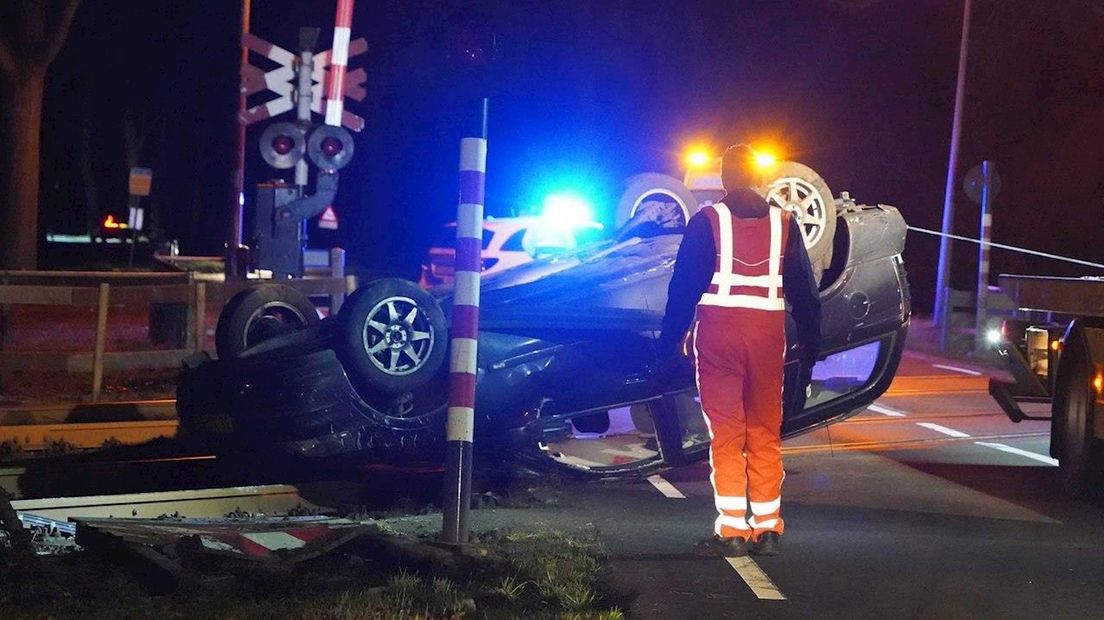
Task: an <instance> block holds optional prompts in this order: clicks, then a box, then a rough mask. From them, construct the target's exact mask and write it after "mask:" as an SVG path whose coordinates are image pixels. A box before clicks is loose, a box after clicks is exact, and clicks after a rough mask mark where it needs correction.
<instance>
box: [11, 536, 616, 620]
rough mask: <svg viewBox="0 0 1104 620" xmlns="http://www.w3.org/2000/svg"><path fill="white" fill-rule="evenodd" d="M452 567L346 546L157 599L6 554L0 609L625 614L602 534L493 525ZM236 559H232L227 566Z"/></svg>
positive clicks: (108, 614) (80, 567) (79, 570)
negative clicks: (412, 564)
mask: <svg viewBox="0 0 1104 620" xmlns="http://www.w3.org/2000/svg"><path fill="white" fill-rule="evenodd" d="M469 551H474V553H466V554H465V555H464V557H465V558H467V559H466V560H465V561H464V562H463V563H461V564H458V565H457V566H462V567H463V568H462V569H460V570H457V566H453V567H452V569H451V570H447V571H435V570H426V569H425V568H424V567H423V569H422V570H421V571H416V570H414V569H413V568H404V567H403V566H401V562H399V563H395V562H394V561H392V560H388V561H385V560H383V559H373V557H370V556H368V555H367V554H363V549H361V550H360V551H359V553H361V555H357V554H358V547H356V546H355V545H352V546H351V548H350V549H349V550H347V551H345V552H342V553H331V554H329V555H328V556H326V557H323V558H321V559H319V560H316V561H313V562H310V563H304V564H299V565H295V566H293V567H292V568H291V569H290V570H284V571H271V570H268V571H265V570H260V569H258V568H257V567H254V566H247V565H243V564H234V565H224V566H221V567H219V568H217V569H216V570H217V571H218V572H213V571H208V572H207V573H205V575H204V577H203V579H197V580H195V582H188V583H185V584H183V585H182V586H181V587H180V588H179V589H178V590H177V591H176V592H175V593H174V594H171V595H167V596H151V595H149V594H148V593H146V592H145V591H143V590H142V589H141V588H140V587H139V586H138V585H137V583H136V581H135V580H134V578H133V576H132V575H129V574H127V573H125V572H124V571H123V570H122V569H120V567H119V566H117V565H115V564H111V563H108V562H106V561H104V560H101V559H99V558H96V557H93V556H89V555H88V554H85V553H75V554H72V555H69V556H62V557H48V558H40V559H39V560H38V561H37V562H33V563H27V562H10V561H8V560H10V558H7V559H5V558H4V556H3V554H2V553H0V618H5V619H8V618H12V619H15V618H82V619H84V618H148V617H156V618H164V619H170V620H171V619H176V618H181V619H184V618H187V619H189V620H190V619H193V618H194V619H205V618H211V619H214V618H219V619H223V618H242V619H248V618H276V617H279V618H302V619H304V620H376V619H388V618H424V619H456V618H492V619H498V618H503V619H505V618H519V617H525V618H527V619H530V618H531V619H534V620H536V619H541V618H572V619H574V618H592V619H601V620H618V619H620V618H622V617H623V614H622V612H621V611H620V609H619V606H623V604H624V600H623V599H621V598H619V596H618V595H617V593H616V592H614V591H613V590H612V589H611V588H610V586H609V585H608V583H609V582H608V580H607V579H606V578H605V575H604V569H603V568H602V559H603V557H604V552H603V550H602V547H601V544H600V543H599V541H598V539H597V538H596V537H594V536H569V535H566V534H563V533H559V532H548V531H545V532H520V531H514V532H495V533H491V534H488V535H484V536H481V537H479V538H478V540H477V541H476V542H475V543H474V544H473V546H472V549H470V550H469ZM230 567H232V568H230Z"/></svg>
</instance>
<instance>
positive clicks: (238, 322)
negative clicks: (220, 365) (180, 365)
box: [215, 284, 319, 360]
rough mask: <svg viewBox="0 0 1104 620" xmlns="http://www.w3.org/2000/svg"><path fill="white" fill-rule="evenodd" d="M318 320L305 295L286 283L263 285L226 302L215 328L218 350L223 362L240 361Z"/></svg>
mask: <svg viewBox="0 0 1104 620" xmlns="http://www.w3.org/2000/svg"><path fill="white" fill-rule="evenodd" d="M318 321H319V319H318V311H317V310H316V309H315V307H314V303H312V302H311V300H310V299H309V298H308V297H307V296H306V295H304V294H303V293H301V292H299V291H298V290H296V289H293V288H291V287H290V286H284V285H282V284H262V285H261V286H258V287H255V288H250V289H246V290H244V291H241V292H239V293H238V294H236V295H234V296H233V297H231V298H230V301H228V302H226V306H225V307H223V309H222V313H221V314H219V319H218V326H217V327H216V328H215V351H216V352H217V353H218V356H219V359H224V360H225V359H236V358H239V357H241V355H242V353H244V352H245V351H246V350H247V349H249V348H251V347H253V346H255V345H257V344H260V343H261V342H264V341H265V340H269V339H271V338H274V337H276V336H279V335H281V334H286V333H288V332H293V331H296V330H298V329H301V328H303V327H309V326H311V325H314V324H316V323H318Z"/></svg>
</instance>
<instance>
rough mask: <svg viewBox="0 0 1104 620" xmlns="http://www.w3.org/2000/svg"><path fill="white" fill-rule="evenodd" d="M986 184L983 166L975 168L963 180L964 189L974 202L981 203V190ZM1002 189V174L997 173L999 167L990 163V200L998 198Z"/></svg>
mask: <svg viewBox="0 0 1104 620" xmlns="http://www.w3.org/2000/svg"><path fill="white" fill-rule="evenodd" d="M984 184H985V177H984V174H983V172H982V169H981V165H980V164H979V165H977V166H974V167H973V168H971V169H970V171H969V172H967V173H966V178H964V179H962V189H963V190H964V191H965V192H966V195H967V196H968V197H969V198H970V200H973V201H974V202H976V203H978V204H980V203H981V188H982V185H984ZM1000 189H1001V178H1000V174H999V173H997V166H996V164H994V163H993V162H989V200H992V199H994V198H996V197H997V194H998V193H1000Z"/></svg>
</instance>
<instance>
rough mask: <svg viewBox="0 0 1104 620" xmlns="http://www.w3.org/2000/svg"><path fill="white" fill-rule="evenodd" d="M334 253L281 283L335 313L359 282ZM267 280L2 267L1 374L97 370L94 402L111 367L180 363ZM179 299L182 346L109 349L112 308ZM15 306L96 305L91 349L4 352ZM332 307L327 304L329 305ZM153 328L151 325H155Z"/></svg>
mask: <svg viewBox="0 0 1104 620" xmlns="http://www.w3.org/2000/svg"><path fill="white" fill-rule="evenodd" d="M337 252H340V250H338V251H335V255H334V257H333V260H332V263H331V269H330V274H329V275H327V276H324V277H316V278H309V279H300V280H287V281H280V283H281V284H285V285H287V286H291V287H293V288H296V289H298V290H299V291H300V292H302V293H304V294H306V295H307V296H309V297H326V298H328V305H329V308H330V311H331V312H334V313H336V312H337V310H338V309H340V307H341V304H342V302H343V301H344V298H345V295H346V294H347V293H348V292H351V290H352V289H353V288H355V281H354V280H353V279H352V278H346V277H345V274H344V253H343V252H342V253H340V254H337ZM262 282H263V281H258V280H228V281H224V282H217V281H213V282H203V281H196V280H195V279H194V278H192V277H191V276H190V274H186V273H115V272H27V271H22V272H0V376H3V375H5V374H6V373H9V372H11V371H20V370H23V371H27V370H48V371H63V372H68V373H89V372H90V373H92V402H96V401H98V400H99V398H100V393H101V391H102V389H103V374H104V371H116V370H135V369H153V368H175V367H177V366H179V365H180V363H181V361H182V360H183V359H184V358H186V357H188V356H189V355H192V354H194V353H197V352H199V351H203V350H204V348H205V343H206V335H207V333H206V329H207V310H208V308H209V307H211V306H213V307H214V308H217V309H221V308H222V306H223V304H224V303H225V302H226V301H227V300H228V299H230V298H231V297H233V296H234V295H235V294H236V293H238V292H239V291H241V290H244V289H246V288H249V287H252V286H257V285H258V284H261V283H262ZM156 304H178V305H180V306H183V307H186V308H187V312H186V327H185V333H186V334H187V338H186V339H185V342H184V347H183V348H175V349H157V350H154V349H150V350H140V351H125V352H122V351H120V352H114V351H112V352H108V351H105V350H104V349H105V346H106V343H107V331H108V314H109V312H110V309H111V307H112V306H115V307H118V306H150V307H152V306H154V305H156ZM11 305H37V306H68V307H89V306H91V307H95V308H96V337H95V344H94V346H93V349H92V351H89V352H84V353H73V352H65V353H47V352H32V351H9V350H5V347H4V342H5V333H4V332H5V321H4V315H5V314H7V312H6V311H5V310H6V307H7V306H11ZM324 305H325V304H324ZM151 327H152V326H151Z"/></svg>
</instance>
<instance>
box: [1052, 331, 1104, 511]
mask: <svg viewBox="0 0 1104 620" xmlns="http://www.w3.org/2000/svg"><path fill="white" fill-rule="evenodd" d="M1065 355H1068V356H1073V355H1076V356H1077V358H1076V359H1071V358H1070V357H1067V358H1066V359H1064V360H1062V364H1063V365H1065V366H1066V372H1064V373H1062V374H1061V375H1060V376H1059V377H1058V385H1057V390H1056V391H1055V395H1056V398H1055V399H1054V403H1053V408H1054V410H1053V412H1052V413H1053V418H1052V420H1053V422H1052V430H1051V432H1052V433H1058V435H1059V441H1058V445H1057V448H1058V449H1057V451H1056V453H1055V456H1056V457H1057V458H1058V477H1059V484H1060V485H1061V489H1062V493H1063V494H1065V495H1067V496H1069V497H1075V498H1076V497H1086V496H1088V495H1091V494H1094V493H1100V492H1101V491H1102V489H1101V488H1100V483H1101V482H1102V480H1101V478H1102V472H1104V446H1102V445H1101V444H1102V442H1101V441H1100V440H1098V439H1096V438H1095V437H1094V436H1093V431H1092V429H1093V395H1092V386H1091V383H1090V374H1091V373H1090V372H1089V364H1088V363H1087V362H1085V361H1084V356H1083V355H1082V354H1080V353H1079V352H1077V351H1076V349H1075V348H1073V347H1071V348H1070V349H1068V350H1067V352H1066V353H1065Z"/></svg>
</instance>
